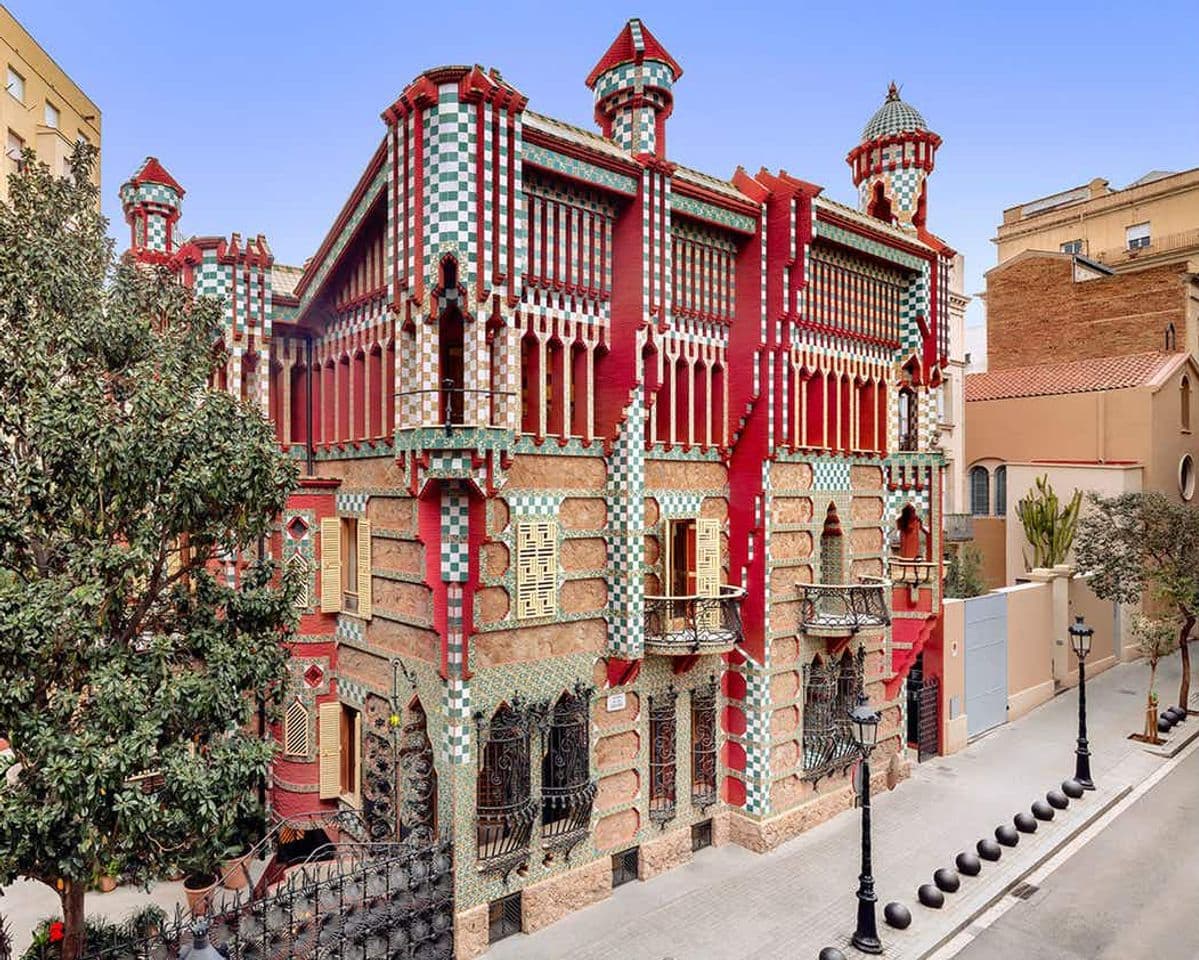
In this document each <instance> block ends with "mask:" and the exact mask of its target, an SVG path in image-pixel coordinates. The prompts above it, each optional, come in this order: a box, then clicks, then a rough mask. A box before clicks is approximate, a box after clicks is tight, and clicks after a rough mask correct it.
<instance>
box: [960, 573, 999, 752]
mask: <svg viewBox="0 0 1199 960" xmlns="http://www.w3.org/2000/svg"><path fill="white" fill-rule="evenodd" d="M1006 720H1007V598H1006V597H1004V596H1003V595H1002V594H999V595H996V596H986V597H973V598H972V599H970V600H967V601H966V731H967V733H968V735H969V736H971V737H976V736H978V735H979V734H980V733H985V732H986V731H987V730H990V729H991V728H992V727H997V726H999V724H1001V723H1003V722H1004V721H1006Z"/></svg>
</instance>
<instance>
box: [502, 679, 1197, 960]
mask: <svg viewBox="0 0 1199 960" xmlns="http://www.w3.org/2000/svg"><path fill="white" fill-rule="evenodd" d="M1179 672H1180V666H1179V664H1178V660H1177V658H1173V659H1171V660H1170V661H1169V662H1168V663H1166V664H1163V665H1162V667H1160V668H1159V670H1158V689H1159V691H1161V693H1162V696H1163V701H1167V700H1170V699H1171V698H1172V696H1173V695H1174V694H1176V692H1177V689H1178V677H1179ZM1148 675H1149V670H1148V667H1146V666H1145V665H1143V664H1142V663H1132V664H1120V665H1117V666H1115V667H1113V668H1111V669H1110V670H1108V671H1106V672H1105V673H1103V674H1101V675H1100V676H1098V677H1097V678H1095V679H1093V680H1090V681H1089V682H1088V683H1087V716H1088V735H1089V739H1090V744H1091V752H1092V757H1091V771H1092V776H1093V778H1094V780H1095V783H1096V787H1097V789H1096V790H1095V791H1094V792H1093V793H1088V794H1087V795H1086V796H1084V797H1083V799H1081V800H1078V801H1072V802H1071V804H1070V806H1069V808H1068V809H1066V810H1063V811H1059V812H1058V813H1057V816H1056V817H1055V819H1054V820H1053V821H1052V822H1048V823H1041V824H1040V825H1039V829H1038V830H1037V832H1036V833H1035V834H1026V835H1021V838H1020V843H1019V845H1018V846H1017V847H1015V848H1013V849H1008V848H1004V851H1003V857H1002V859H1001V860H1000V861H999V862H998V863H995V864H990V863H984V866H983V872H982V874H981V875H980V876H979V877H976V878H972V877H962V887H961V890H960V891H959V892H958V893H956V894H947V895H946V898H945V899H946V903H945V907H944V909H942V910H929V909H926V908H925V907H922V906H920V905H919V904H918V902H917V901H916V888H917V887H918V886H919V885H920V884H922V883H931V882H932V874H933V871H934V870H935V869H936V868H938V867H952V866H953V859H954V857H955V856H956V855H957V854H958V853H959V852H960V851H962V850H973V849H974V845H975V843H976V842H977V841H978V840H979V839H981V838H983V837H993V835H994V833H993V831H994V829H995V827H996V826H998V825H999V824H1001V823H1011V822H1012V817H1013V815H1014V814H1015V813H1017V812H1018V811H1021V810H1025V811H1026V810H1028V808H1029V805H1030V804H1031V803H1032V802H1033V801H1034V800H1037V799H1039V798H1043V797H1044V796H1045V793H1046V791H1048V790H1050V789H1052V788H1054V787H1058V786H1059V785H1060V784H1061V782H1062V780H1064V779H1066V778H1067V777H1068V776H1069V775H1071V774H1072V773H1073V770H1074V753H1073V751H1074V743H1075V736H1076V735H1077V711H1078V699H1077V694H1076V692H1075V691H1073V690H1071V691H1067V692H1065V693H1063V694H1062V695H1061V696H1058V697H1056V698H1054V699H1053V700H1052V701H1050V702H1049V703H1047V704H1045V705H1044V706H1042V707H1040V708H1039V709H1037V710H1034V711H1033V712H1031V713H1030V714H1028V715H1026V716H1024V717H1022V718H1021V719H1019V720H1017V721H1015V722H1013V723H1010V724H1006V725H1004V726H1002V727H1000V728H998V729H997V730H995V731H993V732H992V733H989V734H987V735H985V736H983V737H981V738H980V739H979V740H977V741H975V742H974V743H972V744H971V745H970V746H968V747H967V748H966V749H965V750H963V751H962V752H960V753H958V754H956V755H954V756H952V757H947V758H937V759H932V760H929V761H927V762H925V763H924V764H921V765H919V766H916V767H914V768H913V775H912V777H911V778H910V779H909V780H908V781H907V782H905V783H903V784H901V785H900V786H899V787H898V788H897V789H896V790H894V791H893V792H889V793H884V794H883V795H881V796H878V797H877V798H876V799H875V802H874V804H873V823H874V838H873V839H874V875H875V878H876V886H877V893H878V898H879V927H880V934H881V936H882V939H883V943H884V946H885V948H886V955H887V956H888V957H892V958H901V960H902V958H912V960H914V958H918V957H922V956H924V955H925V954H927V953H928V952H929V951H930V950H932V949H933V948H934V947H936V946H937V945H938V944H940V943H941V941H943V940H944V939H945V938H946V937H947V936H949V935H950V934H951V933H952V932H953V931H954V930H955V929H956V928H957V927H958V926H959V925H961V924H962V923H963V922H965V921H966V920H967V919H968V918H970V917H971V916H972V915H973V914H974V913H975V912H976V911H978V910H980V909H982V908H983V907H984V906H986V904H987V903H988V902H989V901H990V900H992V899H993V898H995V897H996V896H999V895H1002V893H1003V892H1004V890H1005V889H1006V888H1007V887H1008V886H1009V885H1010V884H1011V883H1012V882H1013V881H1014V880H1015V879H1016V878H1017V877H1019V876H1020V875H1021V874H1023V873H1025V872H1026V871H1028V870H1029V869H1031V868H1032V867H1033V866H1034V865H1036V864H1037V863H1038V862H1039V861H1040V860H1042V859H1043V858H1044V857H1046V856H1047V855H1048V854H1049V853H1050V852H1051V851H1052V850H1054V849H1055V848H1057V847H1059V846H1060V845H1062V844H1063V843H1065V842H1066V840H1067V839H1069V838H1070V837H1071V836H1072V835H1073V834H1074V833H1076V832H1077V831H1079V830H1081V829H1082V828H1083V826H1084V825H1086V824H1087V823H1088V822H1090V821H1091V820H1092V819H1093V818H1094V817H1096V816H1097V815H1098V814H1099V813H1100V812H1101V811H1102V810H1103V809H1104V808H1105V807H1106V806H1108V805H1109V804H1110V803H1113V802H1115V801H1116V799H1117V798H1118V797H1119V796H1120V795H1121V794H1122V793H1123V792H1124V791H1125V789H1126V788H1128V787H1129V786H1130V785H1132V784H1134V783H1137V782H1139V781H1140V780H1142V779H1143V778H1144V777H1146V776H1147V775H1149V774H1150V773H1151V772H1152V771H1153V770H1155V769H1157V768H1158V767H1159V766H1161V765H1162V764H1164V763H1166V762H1168V761H1167V760H1166V759H1165V758H1163V757H1161V756H1155V755H1152V754H1150V753H1149V752H1148V751H1147V750H1146V749H1145V747H1144V746H1143V745H1142V744H1140V743H1137V742H1136V741H1133V740H1129V739H1127V736H1128V734H1129V733H1132V732H1134V731H1139V730H1140V729H1141V727H1142V725H1143V722H1144V709H1145V691H1146V684H1147V681H1148ZM1193 701H1194V698H1192V704H1193ZM1197 732H1199V718H1195V717H1192V718H1191V719H1190V720H1188V721H1187V722H1186V723H1185V724H1183V725H1182V726H1181V727H1177V728H1175V731H1174V733H1173V734H1172V735H1171V740H1172V743H1171V746H1175V745H1177V744H1178V743H1179V742H1181V740H1183V739H1186V738H1187V737H1189V736H1191V735H1192V734H1194V733H1197ZM859 824H860V817H859V815H858V814H857V812H856V811H854V812H847V813H844V814H842V815H840V816H838V817H835V818H834V819H833V820H830V821H828V822H826V823H823V824H821V825H820V826H818V827H815V828H813V829H812V830H810V831H808V832H807V833H805V834H802V835H801V836H799V837H797V838H795V839H794V840H791V841H790V842H788V843H786V844H784V845H782V846H781V847H779V848H778V849H776V850H774V851H772V852H771V853H768V854H764V855H759V854H754V853H750V852H749V851H747V850H744V849H742V848H740V847H735V846H731V845H730V846H724V847H720V848H716V849H711V850H706V851H703V852H701V853H700V854H699V855H698V856H697V857H696V859H695V860H694V861H692V862H691V863H689V864H687V865H685V866H683V867H681V868H679V869H677V870H674V871H672V872H670V873H668V874H665V875H663V876H660V877H658V878H656V879H654V880H652V881H650V882H648V883H644V884H641V883H631V884H626V885H624V886H622V887H619V888H618V889H616V890H615V891H614V892H613V894H612V896H611V898H609V899H608V900H605V901H604V902H603V903H600V904H596V905H595V906H592V907H589V908H587V909H585V910H581V911H579V912H578V913H575V914H572V915H571V916H569V917H567V918H565V919H564V920H561V921H559V922H558V923H556V924H554V925H553V926H550V927H547V928H546V929H544V930H541V931H538V932H537V933H534V934H530V935H517V936H513V937H510V938H508V939H506V940H503V941H501V942H500V943H497V944H496V945H495V946H494V947H492V949H491V950H490V951H489V952H488V954H487V958H488V960H518V958H519V960H561V958H567V957H569V958H571V960H781V958H787V960H809V958H810V960H815V958H816V956H817V954H818V953H819V952H820V949H821V948H822V947H825V946H837V947H840V948H841V949H842V950H843V951H845V954H846V956H847V957H851V958H853V957H862V956H864V955H863V954H860V953H858V952H857V951H856V950H854V949H852V948H851V947H850V946H849V945H848V941H849V935H850V933H852V931H853V923H854V917H855V910H856V900H855V897H854V893H855V891H856V889H857V873H858V866H859V859H858V858H859V855H860V832H859V830H860V826H859ZM890 900H898V901H900V902H902V903H905V904H906V905H907V906H908V907H909V909H910V910H911V911H912V915H913V921H912V926H911V927H910V928H908V929H907V930H905V931H896V930H892V929H891V928H890V927H888V926H886V924H884V923H883V920H882V906H883V905H884V904H885V903H887V902H888V901H890Z"/></svg>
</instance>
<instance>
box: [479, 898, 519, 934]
mask: <svg viewBox="0 0 1199 960" xmlns="http://www.w3.org/2000/svg"><path fill="white" fill-rule="evenodd" d="M522 912H523V911H522V909H521V902H520V894H519V893H510V894H508V896H506V897H500V899H498V900H492V901H491V903H490V904H489V905H488V908H487V919H488V931H487V934H488V936H487V939H488V942H490V943H495V942H496V941H497V940H503V939H504V938H505V937H510V936H512V934H514V933H520V928H521V925H522V921H521V914H522Z"/></svg>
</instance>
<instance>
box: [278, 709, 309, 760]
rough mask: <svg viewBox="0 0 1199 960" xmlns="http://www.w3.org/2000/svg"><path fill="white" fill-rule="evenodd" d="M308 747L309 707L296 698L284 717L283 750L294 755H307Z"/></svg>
mask: <svg viewBox="0 0 1199 960" xmlns="http://www.w3.org/2000/svg"><path fill="white" fill-rule="evenodd" d="M308 748H309V738H308V708H307V707H305V706H304V704H303V703H302V702H301V701H299V700H295V701H293V702H292V704H291V706H290V707H288V708H287V714H286V715H285V716H284V719H283V752H284V753H285V754H287V755H288V756H292V757H306V756H308Z"/></svg>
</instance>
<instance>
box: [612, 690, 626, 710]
mask: <svg viewBox="0 0 1199 960" xmlns="http://www.w3.org/2000/svg"><path fill="white" fill-rule="evenodd" d="M624 708H625V694H623V693H610V694H608V712H609V713H615V712H616V711H617V710H623V709H624Z"/></svg>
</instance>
